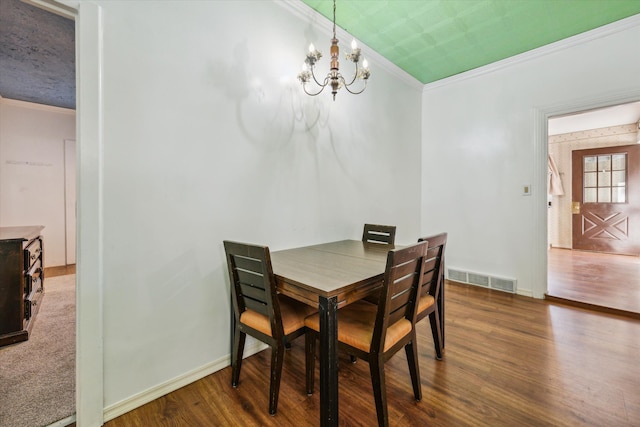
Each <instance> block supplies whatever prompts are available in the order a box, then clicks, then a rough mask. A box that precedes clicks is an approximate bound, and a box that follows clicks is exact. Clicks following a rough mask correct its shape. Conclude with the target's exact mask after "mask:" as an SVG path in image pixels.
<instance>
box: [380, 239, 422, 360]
mask: <svg viewBox="0 0 640 427" xmlns="http://www.w3.org/2000/svg"><path fill="white" fill-rule="evenodd" d="M428 244H429V243H428V242H420V243H417V244H414V245H411V246H408V247H406V248H403V249H396V250H391V251H389V254H388V255H387V267H386V269H385V273H384V281H383V285H382V291H381V292H382V293H381V294H380V301H379V303H378V314H377V318H376V324H375V327H374V330H373V338H372V342H371V349H372V351H373V350H374V349H377V351H379V352H380V353H382V352H383V349H384V341H385V338H386V333H387V330H388V327H389V326H392V325H394V324H396V322H398V321H400V320H403V319H406V320H407V321H409V322H410V323H411V325H412V326H411V327H413V324H414V323H415V319H416V309H417V300H418V294H419V292H420V287H421V285H422V280H421V279H422V277H423V276H424V273H423V268H424V261H423V259H424V257H425V255H426V254H427V249H428Z"/></svg>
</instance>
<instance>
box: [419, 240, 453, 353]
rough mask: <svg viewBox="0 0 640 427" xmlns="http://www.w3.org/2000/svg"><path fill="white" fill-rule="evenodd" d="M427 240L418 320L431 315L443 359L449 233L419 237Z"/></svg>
mask: <svg viewBox="0 0 640 427" xmlns="http://www.w3.org/2000/svg"><path fill="white" fill-rule="evenodd" d="M426 241H428V242H429V249H428V250H427V256H426V257H425V258H424V263H425V266H424V280H423V281H422V290H421V292H420V299H419V300H418V310H417V312H418V313H417V315H416V322H419V321H420V320H422V319H424V318H425V317H427V316H428V317H429V323H431V334H432V335H433V345H434V347H435V350H436V358H437V359H438V360H441V359H442V350H443V348H444V298H440V294H441V293H442V292H444V288H443V287H444V250H445V247H446V245H447V233H441V234H436V235H434V236H429V237H421V238H420V239H418V242H426ZM443 296H444V295H443ZM438 301H442V303H441V304H442V306H439V304H438Z"/></svg>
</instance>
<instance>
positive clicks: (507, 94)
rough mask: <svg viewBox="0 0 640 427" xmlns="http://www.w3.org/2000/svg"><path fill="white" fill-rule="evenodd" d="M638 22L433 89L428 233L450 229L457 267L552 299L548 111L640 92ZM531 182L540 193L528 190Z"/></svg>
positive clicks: (426, 134)
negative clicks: (548, 264) (513, 282)
mask: <svg viewBox="0 0 640 427" xmlns="http://www.w3.org/2000/svg"><path fill="white" fill-rule="evenodd" d="M627 22H629V20H628V21H627ZM630 22H632V23H633V25H627V26H625V27H622V28H623V29H622V30H621V31H618V32H613V33H611V34H604V33H602V34H601V33H598V34H601V35H600V36H598V37H596V38H595V39H590V40H588V41H585V42H584V43H580V44H577V45H572V46H568V44H567V45H566V46H567V47H566V48H564V49H559V50H554V51H552V52H551V53H549V54H547V55H544V56H536V55H530V56H527V58H529V59H527V60H525V61H520V62H518V61H512V62H513V63H512V64H511V65H506V66H504V67H496V66H494V68H495V71H491V70H493V68H491V67H489V72H484V71H486V70H480V72H475V73H469V74H468V78H465V77H466V76H462V77H461V78H452V79H450V80H449V81H445V82H439V83H437V84H433V85H428V86H427V87H425V91H424V94H423V103H422V105H423V110H422V143H423V150H422V159H423V173H422V175H423V192H422V226H421V228H422V233H421V234H429V233H431V232H437V231H440V230H444V231H449V233H450V234H449V236H450V237H449V243H448V246H447V258H448V266H449V267H455V268H458V269H461V270H467V271H472V272H478V273H485V274H492V275H497V276H502V277H508V278H514V279H517V280H518V291H519V292H520V293H525V294H531V295H534V296H536V297H542V296H543V294H544V292H545V290H546V283H545V282H546V279H545V278H546V270H545V269H546V261H545V260H546V253H544V250H545V249H544V247H545V242H546V213H545V212H546V207H545V201H546V187H545V185H544V182H545V177H546V167H547V162H546V129H545V127H546V117H545V114H547V113H549V112H559V111H560V110H561V109H563V108H565V106H567V105H575V106H588V107H591V106H595V105H597V104H598V103H599V102H601V101H602V100H603V99H607V98H611V99H616V97H619V98H623V97H629V96H635V97H638V98H640V78H638V76H640V57H639V56H638V55H635V54H633V52H636V51H637V50H638V40H640V25H639V24H638V23H639V22H640V20H639V19H637V17H634V18H632V19H631V21H630ZM563 46H565V45H563ZM543 49H545V48H543ZM546 49H547V50H549V48H546ZM516 59H517V58H516ZM584 109H586V108H576V110H584ZM542 144H544V146H543V145H542ZM524 184H531V185H532V191H533V195H532V196H523V195H522V186H523V185H524ZM540 242H542V244H540ZM541 248H542V249H541ZM540 251H543V255H542V256H544V260H541V256H540V253H539V252H540ZM540 269H542V270H544V271H542V272H541V271H539V270H540Z"/></svg>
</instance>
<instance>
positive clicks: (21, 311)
mask: <svg viewBox="0 0 640 427" xmlns="http://www.w3.org/2000/svg"><path fill="white" fill-rule="evenodd" d="M43 228H44V227H43V226H40V225H38V226H28V227H0V346H4V345H8V344H13V343H16V342H20V341H26V340H28V339H29V334H30V333H31V329H32V328H33V323H34V321H35V318H36V314H38V309H39V308H40V303H41V302H42V296H43V294H44V245H43V243H42V236H41V234H40V233H41V232H42V229H43Z"/></svg>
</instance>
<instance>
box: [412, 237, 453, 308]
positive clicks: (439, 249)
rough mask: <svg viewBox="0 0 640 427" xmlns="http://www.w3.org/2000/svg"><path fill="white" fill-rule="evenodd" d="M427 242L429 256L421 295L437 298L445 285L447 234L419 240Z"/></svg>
mask: <svg viewBox="0 0 640 427" xmlns="http://www.w3.org/2000/svg"><path fill="white" fill-rule="evenodd" d="M425 241H427V242H429V249H428V250H427V256H425V257H424V264H425V266H424V280H423V281H422V290H421V292H420V293H421V295H426V294H429V295H431V296H432V297H434V298H436V297H437V296H438V293H440V288H441V287H442V286H443V285H442V284H443V283H444V250H445V246H446V245H447V233H440V234H435V235H433V236H429V237H421V238H420V239H418V242H425Z"/></svg>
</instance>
